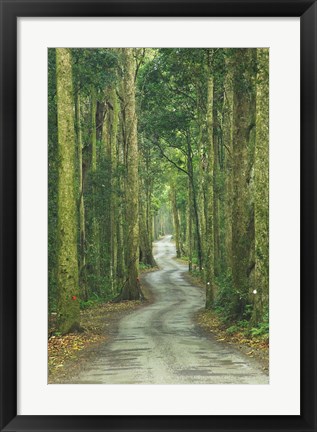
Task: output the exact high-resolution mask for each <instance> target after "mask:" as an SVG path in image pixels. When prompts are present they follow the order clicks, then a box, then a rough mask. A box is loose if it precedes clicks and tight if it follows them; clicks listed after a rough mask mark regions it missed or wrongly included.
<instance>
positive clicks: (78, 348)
mask: <svg viewBox="0 0 317 432" xmlns="http://www.w3.org/2000/svg"><path fill="white" fill-rule="evenodd" d="M155 270H157V268H154V269H150V270H149V269H147V270H142V271H141V280H142V275H144V274H146V273H148V272H150V271H155ZM142 290H143V294H144V296H145V298H146V300H145V301H124V302H121V303H113V302H106V303H97V304H95V305H92V306H90V307H89V308H87V309H84V310H82V311H81V312H80V315H81V326H82V328H83V329H84V332H82V333H69V334H67V335H64V336H60V335H58V334H56V328H55V322H54V321H55V320H54V315H53V317H52V318H51V320H50V323H49V335H51V336H50V337H49V339H48V383H49V384H53V383H54V384H56V383H64V382H67V381H68V380H69V379H70V378H71V377H72V376H73V375H74V369H75V368H76V373H78V371H80V370H83V369H85V368H86V367H87V366H89V364H90V363H91V362H92V361H93V359H94V358H95V357H96V356H97V355H98V352H99V347H100V345H101V344H104V343H109V342H111V340H112V338H113V335H115V334H116V333H117V328H118V323H119V322H120V320H121V319H122V318H123V317H125V316H127V315H129V314H130V313H132V312H133V311H135V310H136V309H139V308H142V307H144V306H148V305H150V304H151V303H153V301H154V297H153V294H152V291H150V290H149V289H148V285H147V284H146V283H142Z"/></svg>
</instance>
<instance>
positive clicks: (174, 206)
mask: <svg viewBox="0 0 317 432" xmlns="http://www.w3.org/2000/svg"><path fill="white" fill-rule="evenodd" d="M170 198H171V205H172V211H173V219H174V233H175V243H176V257H177V258H180V257H181V255H182V251H181V242H180V231H179V219H178V211H177V204H176V189H175V185H174V184H171V193H170Z"/></svg>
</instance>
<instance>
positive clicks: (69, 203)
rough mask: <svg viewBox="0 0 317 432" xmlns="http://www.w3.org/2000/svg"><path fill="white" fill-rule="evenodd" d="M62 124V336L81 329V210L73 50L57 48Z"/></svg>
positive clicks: (59, 275)
mask: <svg viewBox="0 0 317 432" xmlns="http://www.w3.org/2000/svg"><path fill="white" fill-rule="evenodd" d="M56 85H57V122H58V152H59V171H58V222H57V225H58V230H57V235H58V245H57V250H58V252H57V256H58V264H57V281H58V328H59V331H60V332H61V333H63V334H64V333H67V332H69V331H72V330H75V329H78V328H79V325H80V324H79V321H80V315H79V298H78V295H79V287H78V261H77V226H78V225H77V220H78V219H77V207H76V196H77V194H76V190H75V165H74V161H75V149H76V147H75V130H74V110H73V85H72V59H71V52H70V50H69V49H64V48H58V49H56Z"/></svg>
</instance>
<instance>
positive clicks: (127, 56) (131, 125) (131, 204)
mask: <svg viewBox="0 0 317 432" xmlns="http://www.w3.org/2000/svg"><path fill="white" fill-rule="evenodd" d="M123 66H124V114H125V138H126V182H125V197H126V224H127V230H126V233H127V238H126V268H127V276H126V280H125V283H124V286H123V288H122V292H121V298H122V299H123V300H137V299H140V298H142V296H143V294H142V291H141V287H140V282H139V178H138V137H137V116H136V109H135V59H134V50H133V48H126V49H123Z"/></svg>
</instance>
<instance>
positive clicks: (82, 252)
mask: <svg viewBox="0 0 317 432" xmlns="http://www.w3.org/2000/svg"><path fill="white" fill-rule="evenodd" d="M81 111H82V109H81V97H80V90H79V86H78V89H77V95H76V117H77V118H76V124H77V154H78V171H79V176H78V186H79V282H80V292H81V297H82V298H83V299H84V300H86V301H87V300H88V290H87V280H86V227H85V203H84V176H83V138H82V135H83V134H82V124H81V122H82V119H81Z"/></svg>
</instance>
